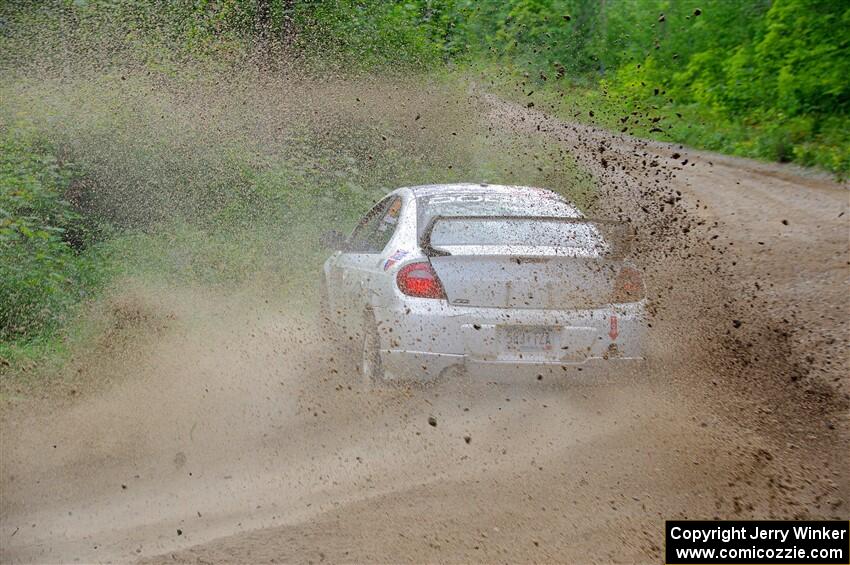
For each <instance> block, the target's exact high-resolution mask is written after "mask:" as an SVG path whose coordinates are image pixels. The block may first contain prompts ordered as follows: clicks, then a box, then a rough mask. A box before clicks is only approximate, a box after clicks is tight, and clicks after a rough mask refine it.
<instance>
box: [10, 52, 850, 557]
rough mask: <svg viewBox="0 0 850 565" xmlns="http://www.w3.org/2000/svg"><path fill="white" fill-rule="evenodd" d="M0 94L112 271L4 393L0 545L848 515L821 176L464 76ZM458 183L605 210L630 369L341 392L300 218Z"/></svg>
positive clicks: (378, 550) (260, 74)
mask: <svg viewBox="0 0 850 565" xmlns="http://www.w3.org/2000/svg"><path fill="white" fill-rule="evenodd" d="M0 92H2V95H3V99H4V103H3V109H2V113H0V119H2V121H3V122H4V123H11V122H12V121H16V122H19V121H23V122H25V123H26V127H27V128H30V129H31V130H33V131H37V132H39V134H40V135H43V136H46V137H47V138H49V139H50V140H51V142H52V143H54V144H55V145H56V146H57V147H60V148H61V151H62V157H63V158H64V159H67V160H68V161H69V162H71V163H75V164H76V165H77V166H79V167H81V168H82V169H84V170H85V172H86V173H85V175H83V176H82V177H81V178H80V179H79V180H78V181H77V184H76V185H75V186H74V189H73V191H72V193H71V194H69V195H68V196H69V198H72V199H73V201H74V203H75V205H76V206H78V207H79V209H80V210H83V211H85V213H86V214H87V216H88V217H90V218H93V219H95V220H96V222H97V225H98V226H106V225H108V226H110V227H109V229H111V230H119V235H118V236H117V240H116V241H119V242H120V243H119V244H115V243H113V244H112V245H113V246H114V247H113V248H112V249H111V252H112V253H113V254H114V255H115V257H116V259H115V260H116V262H117V263H118V264H119V265H120V271H121V276H119V277H117V278H116V279H115V281H116V282H115V283H114V284H113V285H112V286H111V288H110V289H109V290H108V292H107V293H106V296H105V297H103V298H101V299H98V300H94V301H92V302H91V303H89V304H88V305H87V306H86V307H85V309H84V312H83V313H82V314H81V316H82V317H83V318H84V319H85V320H86V327H89V328H90V332H91V334H92V336H93V337H91V339H88V340H86V341H85V342H84V343H83V344H80V345H77V346H72V347H71V353H70V359H69V360H68V362H67V363H66V364H65V366H64V367H63V368H61V369H57V370H56V373H55V374H54V375H52V379H51V380H50V381H49V382H43V381H39V380H37V379H36V380H34V381H23V384H22V381H19V380H18V381H12V380H8V379H4V381H3V385H2V386H3V392H4V404H3V412H2V432H1V433H2V437H0V439H2V462H0V481H1V482H0V487H2V500H3V505H2V513H0V522H2V524H0V548H2V549H0V558H2V561H3V562H9V563H12V562H68V561H74V560H79V561H83V562H103V561H113V562H114V561H120V562H125V561H137V560H142V561H143V562H148V563H164V562H174V561H176V562H188V563H201V562H222V561H226V562H252V563H256V562H272V561H284V562H289V561H298V562H303V561H313V562H315V561H322V560H328V561H394V562H398V561H416V562H420V561H437V560H439V561H453V562H459V561H463V562H469V561H487V562H489V561H496V560H501V561H576V560H587V559H588V556H592V559H595V560H598V561H603V562H611V561H634V562H646V561H656V560H657V556H658V553H659V551H660V548H661V546H662V543H663V539H662V531H663V528H662V527H661V524H662V522H663V520H665V519H675V518H706V519H710V518H733V517H734V518H742V519H744V518H776V519H781V518H835V519H839V518H841V517H842V516H846V512H847V504H848V501H850V498H848V496H850V485H849V484H848V477H847V468H848V465H847V463H848V461H847V455H846V454H847V453H848V452H850V450H848V449H847V447H848V442H847V432H848V430H847V425H848V420H847V406H848V400H850V397H848V393H850V388H848V382H847V377H846V376H847V375H848V374H850V371H848V369H850V366H848V358H847V338H848V336H847V328H846V323H844V324H842V323H841V320H842V319H843V320H844V321H845V322H846V316H847V306H848V305H847V299H846V295H845V292H844V291H846V275H847V264H848V247H847V240H846V234H847V227H848V224H847V217H848V216H847V215H846V214H844V215H843V216H841V213H843V212H845V211H846V210H847V208H848V202H847V192H846V187H845V186H841V185H838V184H836V183H834V182H833V181H831V180H829V179H826V178H822V177H820V176H817V175H814V174H809V173H803V172H801V171H798V170H796V169H792V168H790V167H786V166H779V165H768V164H758V163H754V162H751V161H745V160H739V159H733V158H729V157H722V156H719V155H714V154H709V153H701V152H696V151H692V150H689V149H687V148H684V147H680V146H672V145H667V144H662V143H656V142H646V141H641V140H638V139H635V138H631V137H628V136H626V135H622V134H612V133H610V132H606V131H604V130H601V129H597V128H595V127H593V126H588V125H581V124H577V123H567V122H562V121H559V120H557V119H555V118H551V117H548V116H547V115H546V114H545V113H544V112H543V111H540V110H539V109H536V108H529V107H525V106H522V105H517V104H513V103H510V102H506V101H504V100H502V99H501V98H498V97H496V96H494V95H492V94H488V93H487V92H485V91H484V90H483V87H482V84H480V83H479V82H477V81H475V80H472V79H468V78H467V79H464V80H462V81H460V80H457V77H436V78H435V77H433V76H421V77H418V76H407V77H405V78H400V77H392V76H385V77H381V78H378V77H359V78H351V77H348V78H341V77H338V76H328V77H324V78H320V77H317V76H316V75H315V74H313V73H306V72H304V71H300V70H298V69H296V68H287V69H263V68H248V69H244V70H242V71H240V72H233V71H232V70H231V71H229V72H227V73H219V74H210V75H206V74H205V75H204V76H202V77H201V78H198V77H194V76H192V73H191V72H190V70H189V69H180V72H178V73H172V74H171V75H163V76H154V75H151V74H149V73H148V72H144V71H139V70H138V69H136V68H134V67H132V66H128V67H110V68H109V69H106V70H103V69H99V68H77V67H75V68H74V69H73V71H72V72H65V71H62V70H61V69H59V70H58V69H53V68H49V69H39V68H30V69H26V70H22V71H21V72H20V73H19V76H17V77H16V80H15V81H13V82H8V83H7V84H5V85H4V86H2V87H0ZM459 180H463V181H477V182H492V183H504V184H523V185H539V186H545V187H547V188H551V189H553V190H556V191H558V192H560V193H562V194H564V195H565V196H566V197H568V198H571V199H573V200H575V201H576V202H577V203H578V204H579V205H580V206H581V207H583V208H584V209H586V210H588V211H589V212H591V213H592V214H594V215H598V216H604V217H611V218H616V219H620V220H624V221H628V222H630V223H631V224H632V225H633V226H634V227H635V229H636V230H637V234H638V239H637V245H636V248H635V258H634V260H635V261H636V262H637V264H639V265H640V267H641V268H642V269H643V270H644V272H645V273H646V277H647V286H648V289H649V292H650V304H651V311H652V316H651V318H650V320H649V324H650V330H651V332H650V335H651V344H650V355H649V362H648V364H647V366H646V367H645V368H643V369H642V370H640V371H637V372H630V373H623V374H609V375H604V377H605V378H602V379H598V382H596V381H594V380H592V379H591V380H590V381H589V382H588V381H587V380H584V381H583V382H577V380H574V379H572V378H570V377H569V376H563V375H557V374H554V375H546V376H545V378H543V379H541V380H539V381H538V380H533V381H529V382H517V383H516V384H514V385H491V384H488V383H486V382H476V381H475V380H473V379H470V378H458V379H444V380H443V381H441V382H437V383H435V384H432V385H428V386H424V385H417V384H416V383H405V384H402V385H398V386H387V387H384V388H378V389H372V390H366V389H364V388H363V387H361V386H359V385H358V384H357V383H358V379H357V377H356V376H355V373H356V368H355V365H354V362H353V361H352V358H353V356H352V351H351V350H352V346H351V345H350V344H338V343H335V342H334V340H332V339H330V337H329V331H330V329H331V328H329V324H330V325H331V326H332V324H333V322H332V321H328V320H322V319H320V316H319V313H318V308H317V297H318V294H319V288H318V287H319V281H320V278H319V276H318V275H319V268H320V265H321V261H322V260H323V259H324V257H325V256H326V255H327V254H328V251H327V250H326V249H323V248H322V246H321V244H320V243H319V239H320V234H321V233H322V232H323V231H324V230H325V229H329V228H338V229H350V228H351V227H352V225H353V224H354V222H356V220H357V218H358V217H359V216H360V215H362V214H363V213H364V212H365V211H366V210H367V209H368V208H369V206H370V205H371V204H372V203H373V202H374V201H376V200H377V199H378V198H380V197H381V196H383V194H385V193H386V192H387V191H389V190H391V189H393V188H396V187H398V186H403V185H408V184H424V183H434V182H451V181H459ZM100 229H107V228H105V227H103V228H100ZM836 312H837V313H836Z"/></svg>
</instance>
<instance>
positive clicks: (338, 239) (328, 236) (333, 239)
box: [320, 230, 345, 251]
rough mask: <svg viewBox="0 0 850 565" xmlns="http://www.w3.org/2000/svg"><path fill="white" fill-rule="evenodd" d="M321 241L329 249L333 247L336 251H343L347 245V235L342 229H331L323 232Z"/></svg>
mask: <svg viewBox="0 0 850 565" xmlns="http://www.w3.org/2000/svg"><path fill="white" fill-rule="evenodd" d="M320 242H321V244H322V245H323V246H324V247H327V248H328V249H333V250H334V251H341V250H342V249H343V248H344V247H345V236H344V235H343V234H342V232H341V231H338V230H329V231H326V232H325V233H323V234H322V237H321V238H320Z"/></svg>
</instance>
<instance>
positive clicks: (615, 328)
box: [608, 314, 620, 341]
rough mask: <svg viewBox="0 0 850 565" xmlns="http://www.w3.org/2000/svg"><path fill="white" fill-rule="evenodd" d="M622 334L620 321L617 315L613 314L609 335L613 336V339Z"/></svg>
mask: <svg viewBox="0 0 850 565" xmlns="http://www.w3.org/2000/svg"><path fill="white" fill-rule="evenodd" d="M618 335H620V328H619V322H618V321H617V316H614V315H613V314H612V315H611V329H610V330H608V337H610V338H611V341H613V340H615V339H617V336H618Z"/></svg>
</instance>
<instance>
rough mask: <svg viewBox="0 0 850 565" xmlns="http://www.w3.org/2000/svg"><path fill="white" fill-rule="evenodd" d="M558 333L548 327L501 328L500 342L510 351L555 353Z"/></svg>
mask: <svg viewBox="0 0 850 565" xmlns="http://www.w3.org/2000/svg"><path fill="white" fill-rule="evenodd" d="M557 338H558V331H557V329H556V328H550V327H537V326H534V327H529V326H525V327H522V326H515V327H510V326H509V327H503V328H502V342H503V343H504V345H505V347H506V348H507V349H508V350H510V351H520V352H527V353H531V352H541V351H543V352H548V351H556V350H557V348H558V343H557Z"/></svg>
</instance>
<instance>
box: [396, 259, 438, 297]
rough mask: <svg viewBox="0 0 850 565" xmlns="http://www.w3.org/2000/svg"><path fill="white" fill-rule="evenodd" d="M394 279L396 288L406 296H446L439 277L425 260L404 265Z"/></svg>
mask: <svg viewBox="0 0 850 565" xmlns="http://www.w3.org/2000/svg"><path fill="white" fill-rule="evenodd" d="M395 280H396V283H397V284H398V289H399V290H400V291H401V292H403V293H404V294H406V295H407V296H416V297H418V298H442V299H445V298H446V291H445V290H444V289H443V283H441V282H440V278H439V277H438V276H437V273H435V272H434V268H433V267H431V263H428V262H427V261H423V262H420V263H410V264H409V265H405V266H404V267H402V268H401V269H399V271H398V274H397V275H396V278H395Z"/></svg>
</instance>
